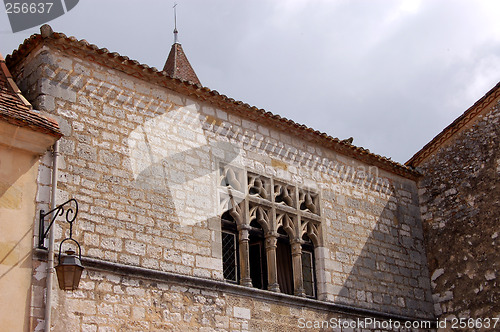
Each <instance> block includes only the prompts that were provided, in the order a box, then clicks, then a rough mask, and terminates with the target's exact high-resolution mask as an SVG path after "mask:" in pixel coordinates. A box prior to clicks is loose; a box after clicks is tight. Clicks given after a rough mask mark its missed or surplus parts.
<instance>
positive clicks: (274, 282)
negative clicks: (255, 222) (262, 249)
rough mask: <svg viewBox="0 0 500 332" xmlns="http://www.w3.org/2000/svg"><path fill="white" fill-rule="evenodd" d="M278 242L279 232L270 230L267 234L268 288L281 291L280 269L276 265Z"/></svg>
mask: <svg viewBox="0 0 500 332" xmlns="http://www.w3.org/2000/svg"><path fill="white" fill-rule="evenodd" d="M277 243H278V238H277V234H275V233H272V232H269V233H267V234H266V258H267V282H268V284H267V289H268V290H270V291H273V292H279V291H280V286H279V284H278V269H277V265H276V247H277Z"/></svg>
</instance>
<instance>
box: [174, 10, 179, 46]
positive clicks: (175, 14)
mask: <svg viewBox="0 0 500 332" xmlns="http://www.w3.org/2000/svg"><path fill="white" fill-rule="evenodd" d="M176 7H177V3H175V4H174V7H173V8H174V44H178V43H179V41H178V39H177V33H178V32H179V31H177V8H176Z"/></svg>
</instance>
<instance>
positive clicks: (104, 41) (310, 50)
mask: <svg viewBox="0 0 500 332" xmlns="http://www.w3.org/2000/svg"><path fill="white" fill-rule="evenodd" d="M176 2H177V3H178V5H177V28H178V30H179V40H180V42H181V43H182V46H183V48H184V51H185V52H186V54H187V56H188V59H189V60H190V62H191V64H192V66H193V67H194V69H195V71H196V73H197V75H198V77H199V78H200V80H201V82H202V84H203V85H204V86H207V87H209V88H211V89H214V90H217V91H219V92H220V93H223V94H225V95H227V96H229V97H231V98H234V99H237V100H241V101H244V102H246V103H249V104H251V105H255V106H257V107H259V108H263V109H265V110H267V111H271V112H273V113H276V114H279V115H281V116H284V117H287V118H289V119H292V120H294V121H296V122H298V123H301V124H305V125H307V126H310V127H312V128H314V129H317V130H320V131H323V132H326V133H328V134H330V135H332V136H335V137H339V138H341V139H344V138H348V137H351V136H352V137H354V144H355V145H358V146H363V147H365V148H368V149H370V150H371V151H372V152H375V153H377V154H382V155H384V156H387V157H391V158H392V159H393V160H396V161H399V162H405V161H406V160H408V159H409V158H410V157H411V156H412V155H413V154H414V153H415V152H417V151H418V150H419V149H420V148H421V147H422V146H423V145H424V144H426V143H427V142H428V141H429V140H431V139H432V138H433V137H434V136H435V135H436V134H438V133H439V132H440V131H441V130H442V129H443V128H444V127H446V126H447V125H448V124H449V123H450V122H452V121H453V120H454V119H455V118H456V117H458V116H459V115H460V114H462V113H463V112H464V111H465V110H466V109H467V108H469V107H470V106H471V105H472V104H473V103H474V102H475V101H476V100H477V99H479V98H481V97H482V96H483V95H484V94H485V93H486V92H487V91H488V90H490V89H491V88H492V87H493V86H494V85H495V84H496V83H498V82H499V81H500V19H499V17H500V1H498V0H489V1H487V0H474V1H472V0H330V1H327V0H275V1H269V0H268V1H260V0H251V1H250V0H248V1H243V0H238V1H235V0H177V1H176ZM173 5H174V1H171V0H144V1H139V0H136V1H132V0H80V2H79V4H78V5H77V6H76V7H75V8H74V9H72V10H71V11H69V12H68V13H67V14H65V15H63V16H61V17H59V18H57V19H55V20H53V21H51V22H49V24H50V25H51V26H52V27H53V29H54V30H55V31H58V32H63V33H65V34H66V35H68V36H75V37H77V38H78V39H86V40H87V41H89V42H90V43H93V44H96V45H97V46H99V47H105V48H107V49H108V50H110V51H115V52H118V53H120V54H122V55H126V56H128V57H130V58H132V59H136V60H138V61H139V62H141V63H145V64H147V65H149V66H153V67H157V68H160V69H161V68H163V65H164V62H165V60H166V58H167V55H168V52H169V50H170V47H171V44H172V42H173V34H172V30H173V23H174V22H173V21H174V19H173V10H172V6H173ZM38 32H39V29H38V28H33V29H29V30H25V31H22V32H18V33H15V34H14V33H12V30H11V28H10V25H9V22H8V18H7V15H6V14H5V11H3V12H2V13H1V14H0V52H1V53H2V54H3V55H4V56H6V55H7V54H10V53H11V52H12V51H13V50H14V49H16V48H17V47H18V45H19V44H20V43H22V42H23V40H24V39H25V38H27V37H29V36H30V35H31V34H33V33H38Z"/></svg>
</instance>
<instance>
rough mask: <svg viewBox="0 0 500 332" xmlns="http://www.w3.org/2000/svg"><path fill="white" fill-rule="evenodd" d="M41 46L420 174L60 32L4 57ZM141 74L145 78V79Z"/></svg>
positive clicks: (409, 174)
mask: <svg viewBox="0 0 500 332" xmlns="http://www.w3.org/2000/svg"><path fill="white" fill-rule="evenodd" d="M41 44H50V45H52V46H54V47H56V48H58V49H62V50H64V51H65V52H73V54H80V56H82V55H83V56H88V57H91V58H92V60H93V61H96V62H99V63H100V64H101V65H103V66H107V67H109V68H113V69H116V70H120V71H122V72H124V73H126V74H129V75H132V76H134V77H140V78H142V79H144V80H146V79H147V80H148V81H149V82H151V83H154V84H158V85H160V86H164V87H166V88H168V89H171V90H173V91H176V92H178V93H181V94H187V95H192V96H195V97H196V98H198V99H199V100H202V101H206V102H208V103H211V104H212V105H215V106H218V107H221V108H223V109H226V110H228V111H231V112H234V113H237V114H239V115H241V116H243V117H246V118H249V119H251V120H255V121H259V122H261V123H266V124H269V125H271V126H274V127H275V128H278V129H280V130H283V131H290V130H291V129H292V130H296V131H297V134H298V135H300V136H301V137H302V138H304V139H306V140H307V141H310V142H314V143H317V144H320V145H322V146H325V147H327V148H330V149H332V150H334V151H337V152H339V153H341V154H343V155H346V156H349V157H352V158H354V159H357V160H360V161H363V162H365V163H367V164H369V165H373V166H377V167H379V168H381V169H384V170H386V171H389V172H392V173H394V174H398V175H400V176H403V177H406V178H410V179H416V178H418V177H420V176H421V175H422V174H421V173H420V172H418V171H417V170H415V169H414V168H412V167H409V166H405V165H402V164H400V163H397V162H395V161H393V160H391V159H390V158H386V157H383V156H380V155H377V154H374V153H371V152H368V151H367V150H365V149H363V150H361V149H362V148H359V147H356V146H354V145H352V144H348V143H346V142H342V141H341V140H339V139H338V138H335V137H332V136H330V135H328V134H326V133H322V132H319V131H317V130H314V129H311V128H308V127H306V126H304V125H299V124H297V123H295V122H294V121H292V120H289V119H287V118H283V117H281V116H279V115H277V114H273V113H271V112H267V111H265V110H263V109H259V108H257V107H255V106H250V105H248V104H243V103H242V102H238V101H235V100H234V99H232V98H229V97H227V96H225V95H223V94H220V93H219V92H217V91H216V90H211V89H210V88H207V87H203V86H201V85H200V84H196V83H192V82H190V81H188V80H185V79H183V78H175V77H171V76H170V75H168V74H167V73H166V72H165V71H161V72H160V71H158V70H157V69H155V68H150V67H148V66H146V65H143V64H140V63H139V62H137V61H135V60H130V59H129V58H128V57H126V56H122V55H120V56H118V57H111V58H110V57H109V54H112V53H109V51H108V50H106V49H101V48H99V47H97V46H96V45H93V44H89V43H88V42H87V41H86V40H80V41H77V40H76V39H74V38H68V37H66V35H64V34H63V33H57V32H53V33H51V34H50V36H46V37H42V36H41V35H40V34H35V35H32V36H31V37H29V38H28V39H26V40H25V41H24V43H23V44H22V45H20V46H19V49H18V50H15V51H14V52H13V53H12V55H9V56H7V59H6V60H7V63H8V64H9V65H12V66H15V65H16V64H17V63H19V62H21V61H22V60H23V59H24V58H25V57H26V56H27V55H28V54H29V53H30V52H31V51H32V50H33V49H35V48H36V47H38V46H39V45H41ZM113 54H114V53H113ZM96 55H101V58H98V57H96ZM102 55H104V56H102ZM144 74H145V75H146V76H144Z"/></svg>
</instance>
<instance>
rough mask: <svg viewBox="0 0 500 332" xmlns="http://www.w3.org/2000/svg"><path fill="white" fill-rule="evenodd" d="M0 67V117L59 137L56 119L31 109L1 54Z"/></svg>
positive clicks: (17, 124)
mask: <svg viewBox="0 0 500 332" xmlns="http://www.w3.org/2000/svg"><path fill="white" fill-rule="evenodd" d="M0 67H1V70H0V119H1V120H3V121H6V122H8V123H10V124H13V125H16V126H21V127H27V128H30V129H32V130H34V131H37V132H41V133H45V134H49V135H52V136H56V137H61V136H62V134H61V132H60V131H59V126H58V124H57V122H56V121H54V120H52V119H49V118H46V117H44V116H42V115H40V114H37V113H36V112H35V111H33V110H31V104H30V103H29V102H28V101H27V100H26V99H25V98H24V96H23V95H22V94H21V91H20V90H19V88H18V87H17V85H16V83H15V82H14V80H13V79H12V76H11V74H10V71H9V69H8V68H7V65H6V64H5V60H4V58H3V56H2V55H1V54H0Z"/></svg>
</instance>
